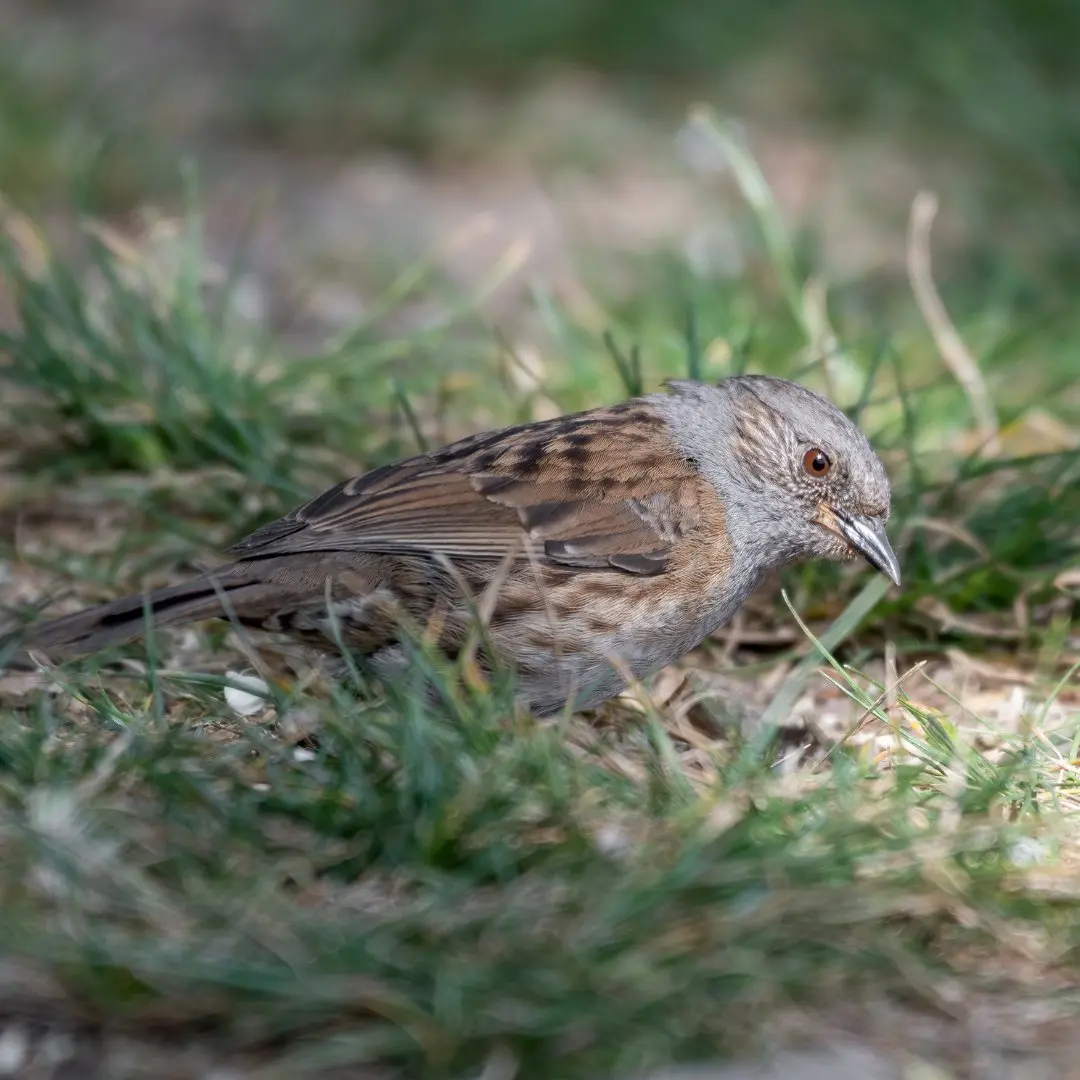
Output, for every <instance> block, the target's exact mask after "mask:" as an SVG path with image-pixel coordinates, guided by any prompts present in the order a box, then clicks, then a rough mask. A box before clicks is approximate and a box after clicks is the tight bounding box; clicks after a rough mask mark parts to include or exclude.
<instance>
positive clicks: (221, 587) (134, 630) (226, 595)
mask: <svg viewBox="0 0 1080 1080" xmlns="http://www.w3.org/2000/svg"><path fill="white" fill-rule="evenodd" d="M227 571H228V568H226V573H225V574H224V575H223V574H222V572H221V571H217V572H215V573H212V574H204V575H203V576H201V577H197V578H193V579H192V580H191V581H186V582H184V583H183V584H180V585H170V586H168V587H166V588H163V589H155V590H153V591H152V592H149V593H144V594H142V595H139V596H126V597H124V598H123V599H120V600H114V601H112V602H111V603H108V604H99V605H98V606H97V607H92V608H87V609H86V610H85V611H77V612H75V613H74V614H73V615H64V616H62V617H61V618H59V619H51V620H49V621H47V622H43V623H38V624H37V625H35V626H30V627H29V628H28V629H27V630H25V631H24V632H23V633H22V634H21V635H17V637H18V639H19V644H20V645H21V648H22V651H23V652H25V651H26V650H40V651H41V652H43V653H45V654H46V655H48V656H49V657H51V658H54V659H66V658H68V657H72V656H85V655H87V654H89V653H94V652H98V651H99V650H100V649H104V648H106V647H107V646H109V645H117V644H120V643H121V642H125V641H131V640H133V639H135V638H137V637H140V636H142V635H143V634H145V633H146V631H147V630H148V629H149V628H150V627H155V628H156V627H162V626H176V625H179V624H181V623H189V622H199V621H200V620H202V619H212V618H218V617H222V616H225V617H230V616H233V615H234V614H239V615H240V616H250V615H252V614H255V613H256V611H257V610H258V609H259V608H260V607H262V605H261V604H260V603H259V601H260V600H261V599H264V598H266V594H267V592H268V590H267V583H266V582H265V581H264V580H262V579H261V578H259V577H256V576H254V575H252V576H247V577H243V576H232V575H230V574H228V572H227ZM244 621H247V620H246V618H245V619H244ZM16 657H19V654H16ZM15 666H20V665H18V664H16V665H15Z"/></svg>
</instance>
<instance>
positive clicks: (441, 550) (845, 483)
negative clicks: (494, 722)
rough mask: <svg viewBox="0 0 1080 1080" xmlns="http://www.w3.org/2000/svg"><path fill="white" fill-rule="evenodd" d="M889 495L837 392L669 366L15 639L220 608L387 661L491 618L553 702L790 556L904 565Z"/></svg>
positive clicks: (346, 495) (432, 459) (580, 702)
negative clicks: (632, 386) (677, 371)
mask: <svg viewBox="0 0 1080 1080" xmlns="http://www.w3.org/2000/svg"><path fill="white" fill-rule="evenodd" d="M890 508H891V494H890V487H889V480H888V476H887V474H886V471H885V467H884V465H883V464H882V462H881V460H880V458H879V457H878V456H877V454H876V453H875V452H874V450H873V449H872V447H871V445H870V443H869V441H868V440H867V438H866V437H865V435H864V434H863V433H862V432H861V431H860V430H859V428H858V427H857V426H856V425H855V424H854V423H853V422H852V421H851V420H850V419H848V417H847V416H846V415H845V414H844V413H843V412H842V411H841V410H840V409H839V408H837V407H836V406H835V405H834V404H832V403H831V402H830V401H829V400H828V399H827V398H825V397H823V396H821V395H820V394H818V393H816V392H815V391H813V390H810V389H809V388H807V387H805V386H803V385H801V384H799V383H796V382H792V381H789V380H786V379H780V378H775V377H770V376H766V375H745V374H744V375H735V376H730V377H728V378H724V379H721V380H720V381H718V382H698V381H692V380H673V381H671V382H669V383H667V384H666V386H665V388H663V389H661V390H659V391H657V392H656V393H652V394H647V395H643V396H639V397H636V398H632V399H630V400H627V401H623V402H621V403H618V404H614V405H609V406H603V407H599V408H594V409H590V410H588V411H584V412H578V413H574V414H570V415H566V416H560V417H557V418H554V419H548V420H540V421H534V422H531V423H525V424H520V425H517V426H512V427H505V428H502V429H499V430H495V431H488V432H483V433H480V434H476V435H471V436H468V437H466V438H463V439H460V440H459V441H456V442H453V443H451V444H449V445H447V446H444V447H442V448H439V449H435V450H430V451H427V452H425V453H421V454H419V455H417V456H414V457H411V458H408V459H405V460H401V461H398V462H395V463H393V464H389V465H384V466H382V467H379V468H375V469H373V470H372V471H369V472H366V473H364V474H362V475H360V476H357V477H354V478H352V479H349V480H346V481H344V482H342V483H340V484H338V485H337V486H335V487H333V488H331V489H329V490H328V491H326V492H324V493H323V494H321V495H318V496H317V497H315V498H314V499H312V500H311V501H309V502H307V503H305V504H304V505H302V506H299V507H297V508H296V509H294V510H292V511H291V512H289V513H287V514H286V515H285V516H284V517H282V518H279V519H278V520H275V521H272V522H270V523H269V524H266V525H264V526H262V527H261V528H259V529H257V530H256V531H255V532H253V533H252V534H251V535H249V536H247V537H246V538H244V539H242V540H240V541H239V542H238V543H236V544H235V545H234V546H233V547H232V548H230V549H229V552H228V553H229V554H230V555H231V556H232V558H233V561H232V562H229V563H228V564H226V565H223V566H220V567H218V568H215V569H211V570H208V571H206V572H205V573H202V574H200V575H199V576H197V577H195V578H193V579H191V580H188V581H185V582H182V583H180V584H177V585H171V586H167V587H164V588H158V589H155V590H153V591H149V592H146V593H144V594H140V595H135V596H129V597H125V598H123V599H119V600H115V601H113V602H111V603H105V604H102V605H99V606H97V607H93V608H89V609H87V610H84V611H80V612H77V613H75V614H72V615H66V616H63V617H60V618H57V619H53V620H51V621H45V622H42V623H39V624H38V625H36V626H31V627H30V628H29V630H28V631H27V632H25V633H24V637H23V645H24V647H25V648H26V649H36V650H39V651H40V652H41V653H43V654H44V655H45V656H46V657H47V658H49V659H55V660H61V661H62V660H66V659H68V658H69V657H74V656H79V655H86V654H90V653H94V652H97V651H100V650H101V649H103V648H105V647H107V646H111V645H114V644H118V643H121V642H126V641H129V640H133V639H135V638H138V637H140V636H141V635H143V634H145V633H146V631H147V630H148V629H149V628H150V627H151V626H153V627H155V628H157V627H167V626H175V625H178V624H184V623H191V622H197V621H202V620H206V619H211V618H225V619H229V620H232V621H233V622H234V623H236V624H240V625H241V626H243V627H245V628H252V629H258V630H268V631H275V632H280V633H283V634H285V635H286V636H289V637H291V638H293V639H296V640H298V641H300V642H302V643H303V644H305V645H307V646H310V647H312V648H313V649H314V650H315V652H316V653H317V654H322V655H323V657H326V658H329V657H335V656H336V657H337V658H338V660H339V661H341V659H342V657H343V650H344V652H347V653H348V654H350V655H351V656H352V657H353V658H354V660H359V661H363V663H364V664H366V665H367V670H368V671H370V672H372V673H374V675H375V676H376V678H377V679H381V680H383V681H386V680H393V679H395V678H402V677H403V676H404V674H405V672H406V671H408V670H409V663H410V657H411V656H412V655H413V654H412V651H411V650H412V649H414V648H415V644H416V636H417V635H418V634H419V635H427V640H428V641H431V642H434V644H435V645H436V646H437V648H438V649H439V650H440V651H441V652H442V653H444V654H445V655H446V656H447V657H449V658H451V659H453V658H455V657H460V656H461V655H462V653H463V650H465V649H469V648H475V640H476V636H475V635H476V628H477V626H482V628H483V634H482V638H483V641H484V645H483V649H484V650H487V651H485V652H483V658H482V663H481V670H485V671H487V670H490V669H491V667H492V665H494V664H500V663H501V664H504V665H507V666H508V667H509V668H510V669H511V670H512V671H513V673H514V685H515V687H516V694H517V700H518V701H519V702H520V703H521V704H522V705H524V706H525V707H527V708H528V709H530V710H531V711H532V713H533V714H534V715H536V716H546V715H551V714H555V713H558V712H560V711H561V710H563V709H565V708H567V707H568V706H569V707H571V708H574V709H589V708H592V707H595V706H597V705H599V704H600V703H602V702H603V701H605V700H607V699H610V698H612V697H614V696H616V695H618V694H619V693H621V692H622V691H624V690H625V689H626V688H627V686H628V684H629V683H630V682H631V681H633V680H641V679H644V678H646V677H647V676H649V675H650V674H652V673H654V672H656V671H658V670H659V669H661V668H663V667H665V666H667V665H668V664H670V663H673V662H674V661H676V660H678V659H679V658H681V657H682V656H684V655H685V654H687V653H688V652H690V651H691V650H693V649H694V648H696V647H697V646H698V645H699V644H701V642H702V641H704V640H705V639H706V638H707V637H708V636H709V635H710V634H712V633H713V632H714V631H716V630H717V629H719V628H720V627H722V626H723V625H724V624H725V623H726V622H728V621H729V620H730V619H731V618H732V616H733V615H734V614H735V612H736V611H737V610H738V609H739V607H740V606H741V605H742V604H743V602H744V601H745V600H746V599H747V598H748V597H749V596H750V594H751V593H752V592H753V591H754V590H755V589H756V588H757V586H758V585H759V584H760V583H761V582H762V581H763V579H764V578H765V576H766V575H767V574H769V573H770V572H771V571H773V570H775V569H777V568H780V567H783V566H787V565H789V564H792V563H797V562H802V561H806V560H809V559H813V558H824V559H828V560H837V561H843V560H848V559H853V558H856V557H858V556H862V557H863V558H864V559H865V560H866V561H867V562H869V563H870V565H871V566H873V567H874V568H876V569H877V570H878V571H880V572H881V573H883V574H885V575H886V576H887V577H888V578H889V579H890V580H891V581H892V582H893V583H894V584H896V585H897V586H899V585H900V580H901V578H900V566H899V562H898V559H897V556H896V554H895V552H894V550H893V548H892V546H891V545H890V543H889V539H888V536H887V533H886V523H887V522H888V519H889V514H890ZM470 641H472V642H473V643H474V644H472V645H470ZM353 670H355V666H354V667H353Z"/></svg>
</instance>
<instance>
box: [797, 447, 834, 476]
mask: <svg viewBox="0 0 1080 1080" xmlns="http://www.w3.org/2000/svg"><path fill="white" fill-rule="evenodd" d="M802 467H803V471H804V472H805V473H806V474H807V476H813V477H815V478H818V479H820V478H821V477H822V476H826V475H827V474H828V472H829V470H830V469H831V468H832V462H831V461H830V460H829V455H828V454H826V453H825V451H824V450H819V449H818V448H817V447H816V446H815V447H813V448H812V449H810V450H807V451H806V453H805V454H803V459H802Z"/></svg>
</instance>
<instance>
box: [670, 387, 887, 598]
mask: <svg viewBox="0 0 1080 1080" xmlns="http://www.w3.org/2000/svg"><path fill="white" fill-rule="evenodd" d="M672 388H673V390H674V391H675V395H676V397H684V398H685V399H688V400H685V401H684V404H682V405H680V406H679V409H680V412H683V413H684V414H685V422H684V425H683V434H682V437H681V442H682V444H683V449H684V451H688V452H689V453H690V455H691V456H692V457H694V459H695V460H696V461H698V463H699V467H700V468H701V470H702V472H703V473H704V475H705V476H706V478H707V479H708V480H710V481H711V482H712V483H713V485H714V486H715V487H716V489H717V490H718V492H719V493H720V496H721V500H722V502H723V504H724V508H725V513H726V517H727V526H728V530H729V532H730V533H731V535H732V540H733V543H734V544H735V547H736V549H737V550H738V549H739V548H740V546H741V547H742V548H743V549H746V550H752V551H753V552H755V553H756V554H757V556H758V558H759V559H761V560H764V561H766V562H767V563H769V564H771V565H782V564H783V563H787V562H795V561H801V560H803V559H809V558H827V559H850V558H854V557H855V556H857V555H861V556H863V557H864V558H865V559H866V560H867V561H868V562H869V563H870V564H871V565H872V566H874V567H875V568H876V569H878V570H880V571H881V572H882V573H883V574H885V575H886V576H887V577H888V578H890V579H891V580H892V581H893V582H894V583H895V584H897V585H899V584H900V565H899V562H898V560H897V558H896V554H895V552H894V551H893V549H892V545H891V544H890V543H889V539H888V536H887V535H886V532H885V525H886V522H887V521H888V520H889V510H890V491H889V478H888V476H887V475H886V473H885V467H884V466H883V465H882V463H881V460H880V458H878V456H877V454H875V453H874V450H873V448H872V447H871V446H870V443H869V442H868V441H867V439H866V436H865V435H863V433H862V432H861V431H860V430H859V429H858V428H857V427H856V426H855V425H854V424H853V423H852V422H851V421H850V420H849V419H848V418H847V417H846V416H845V415H844V414H843V413H842V412H841V411H840V410H839V409H838V408H837V407H836V406H835V405H833V404H832V403H831V402H830V401H828V400H827V399H826V398H823V397H822V396H821V395H820V394H816V393H814V392H813V391H812V390H808V389H807V388H806V387H804V386H800V385H799V384H798V383H793V382H789V381H787V380H786V379H774V378H769V377H767V376H761V375H743V376H735V377H732V378H729V379H725V380H723V381H722V382H720V383H718V384H716V385H714V386H706V385H703V384H697V383H674V384H672ZM690 413H696V414H697V422H696V423H694V422H693V421H691V420H690V416H689V414H690Z"/></svg>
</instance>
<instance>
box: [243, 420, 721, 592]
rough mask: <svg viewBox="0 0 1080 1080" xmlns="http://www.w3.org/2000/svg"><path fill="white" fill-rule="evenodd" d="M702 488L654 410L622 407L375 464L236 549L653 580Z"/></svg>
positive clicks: (693, 513)
mask: <svg viewBox="0 0 1080 1080" xmlns="http://www.w3.org/2000/svg"><path fill="white" fill-rule="evenodd" d="M700 485H701V481H700V478H699V476H698V474H697V471H696V469H695V467H694V465H693V463H692V462H690V461H687V460H686V459H685V458H683V457H682V456H681V455H680V454H679V452H678V450H677V449H676V448H675V446H674V444H673V442H672V440H671V438H670V436H669V435H668V432H667V428H666V426H665V425H664V423H663V421H662V420H661V418H660V417H659V416H658V415H657V414H656V412H655V411H654V410H653V409H652V408H651V407H650V406H649V405H648V404H647V403H645V402H628V403H626V404H625V405H621V406H615V407H613V408H610V409H603V410H594V411H592V412H588V413H580V414H578V415H576V416H570V417H561V418H559V419H557V420H552V421H545V422H540V423H537V424H530V425H525V426H523V427H519V428H511V429H506V430H504V431H500V432H494V433H491V434H487V435H478V436H472V437H470V438H468V439H464V440H462V441H461V442H459V443H454V444H451V445H450V446H448V447H445V448H443V449H441V450H437V451H433V452H432V453H429V454H424V455H421V456H420V457H416V458H411V459H409V460H408V461H403V462H400V463H398V464H395V465H388V466H385V467H384V468H381V469H376V470H374V471H373V472H370V473H366V474H365V475H363V476H360V477H357V478H355V479H352V480H348V481H346V482H345V483H343V484H340V485H338V486H337V487H335V488H332V489H331V490H330V491H327V492H326V493H324V494H323V495H320V496H318V497H317V498H315V499H313V500H312V501H311V502H309V503H307V504H306V505H304V506H302V507H299V508H298V509H296V510H294V511H292V513H290V514H288V515H287V516H286V517H284V518H281V519H279V520H278V521H275V522H271V523H270V524H269V525H266V526H264V527H263V528H261V529H259V530H258V531H257V532H255V533H253V534H252V535H251V536H249V537H247V538H246V539H245V540H242V541H240V543H239V544H237V545H236V546H235V547H234V548H233V549H232V550H233V552H234V553H235V554H236V555H237V556H238V557H239V558H241V559H258V558H262V557H267V556H271V555H280V554H287V553H293V552H302V551H331V550H334V551H370V552H382V553H386V554H408V553H419V554H423V553H431V554H435V553H439V554H443V555H446V556H451V557H464V558H481V559H486V558H491V559H501V558H504V557H507V556H510V557H517V558H522V559H526V558H539V559H541V560H544V561H547V562H549V563H554V564H559V565H564V566H574V567H583V568H608V569H611V568H616V569H620V570H624V571H626V572H628V573H632V574H640V575H651V574H658V573H662V572H663V571H664V570H666V569H667V568H668V567H669V565H670V560H671V556H672V551H673V548H674V547H675V546H676V544H677V542H678V540H679V539H680V538H681V537H682V536H683V535H685V534H686V533H687V532H688V531H692V530H693V529H694V528H695V527H696V526H697V523H698V519H699V514H698V509H699V508H698V499H699V492H700ZM511 552H513V553H514V554H513V555H511Z"/></svg>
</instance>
